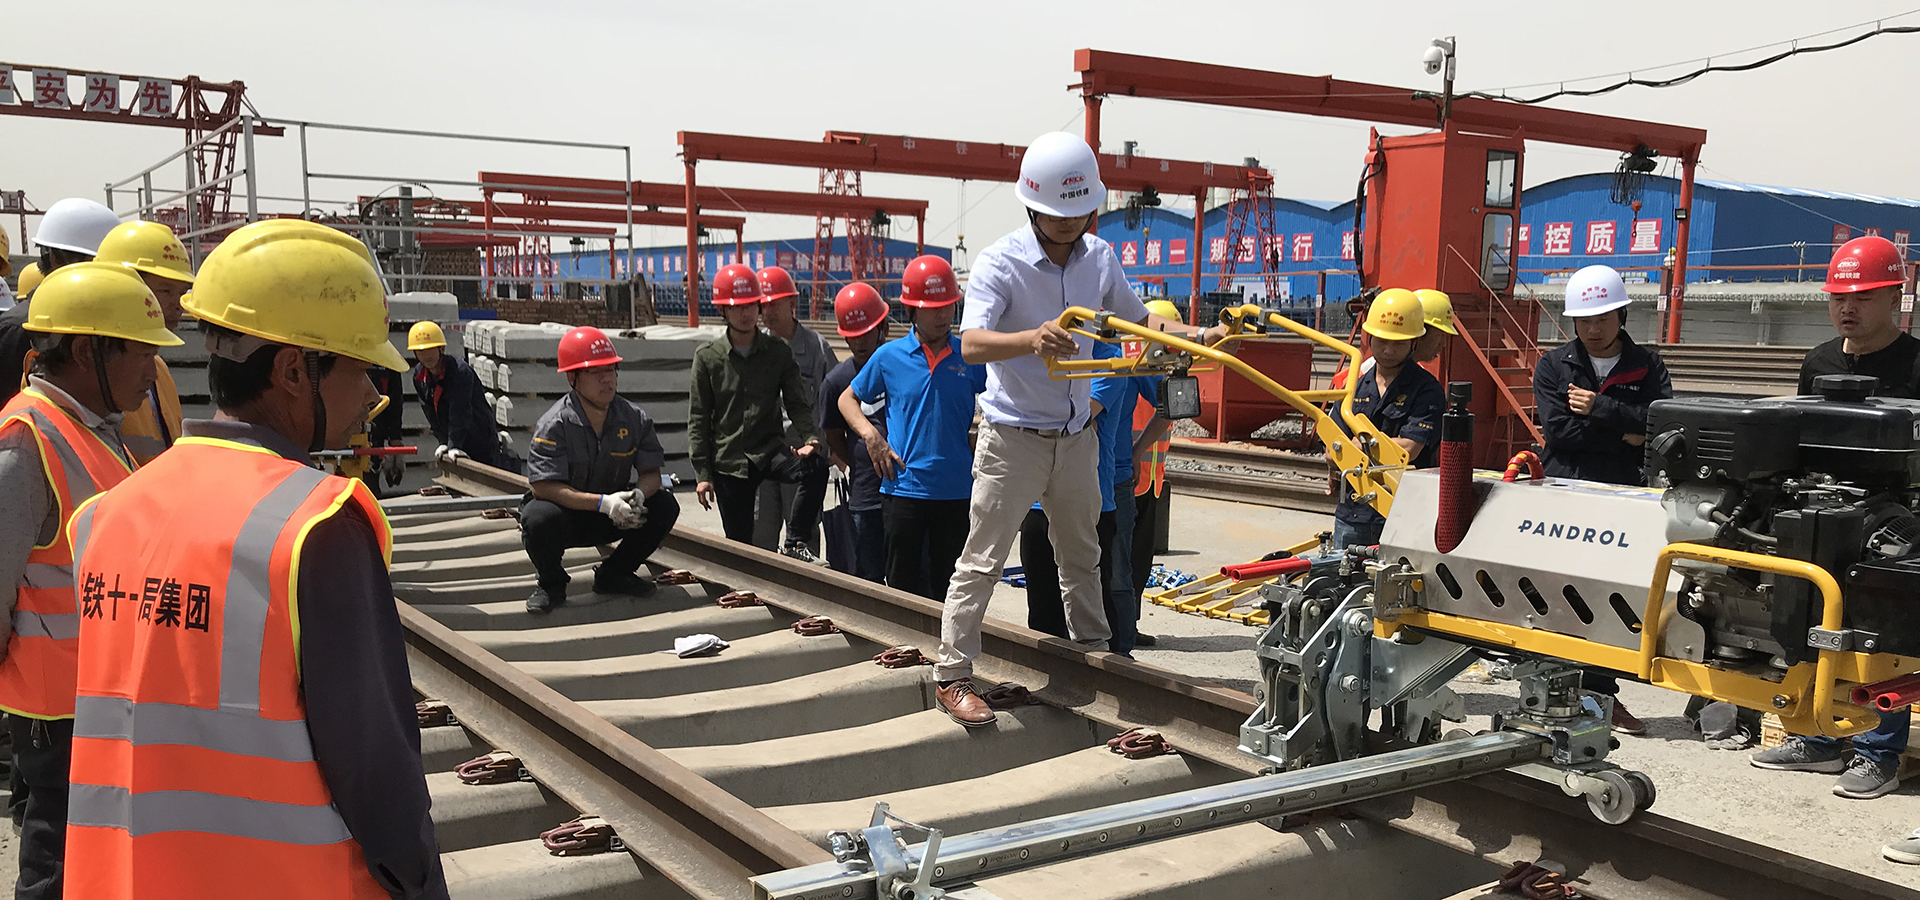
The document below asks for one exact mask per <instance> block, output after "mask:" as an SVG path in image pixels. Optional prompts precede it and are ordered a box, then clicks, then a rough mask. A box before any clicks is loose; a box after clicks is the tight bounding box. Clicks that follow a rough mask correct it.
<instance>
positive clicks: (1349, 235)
mask: <svg viewBox="0 0 1920 900" xmlns="http://www.w3.org/2000/svg"><path fill="white" fill-rule="evenodd" d="M1340 258H1341V259H1344V260H1347V261H1349V262H1351V261H1352V260H1353V232H1351V231H1342V232H1340Z"/></svg>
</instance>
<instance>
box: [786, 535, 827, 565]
mask: <svg viewBox="0 0 1920 900" xmlns="http://www.w3.org/2000/svg"><path fill="white" fill-rule="evenodd" d="M780 555H781V556H784V557H786V558H788V559H797V560H799V561H801V562H803V563H806V564H807V565H810V566H824V565H826V564H827V561H826V560H824V559H821V558H820V557H818V556H815V555H813V551H812V550H808V549H807V545H806V544H805V543H802V542H800V541H794V542H792V543H790V544H788V545H787V546H786V549H784V550H781V551H780Z"/></svg>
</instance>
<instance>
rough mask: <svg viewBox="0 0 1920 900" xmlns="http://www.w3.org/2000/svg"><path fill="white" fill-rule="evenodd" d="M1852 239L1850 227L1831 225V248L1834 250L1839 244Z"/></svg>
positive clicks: (1838, 247)
mask: <svg viewBox="0 0 1920 900" xmlns="http://www.w3.org/2000/svg"><path fill="white" fill-rule="evenodd" d="M1852 239H1853V229H1852V228H1850V227H1848V226H1846V225H1835V226H1833V248H1834V249H1835V250H1839V249H1840V245H1841V244H1844V243H1846V242H1847V241H1850V240H1852Z"/></svg>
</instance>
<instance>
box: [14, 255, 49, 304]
mask: <svg viewBox="0 0 1920 900" xmlns="http://www.w3.org/2000/svg"><path fill="white" fill-rule="evenodd" d="M42 277H43V276H41V274H40V264H39V263H37V262H30V263H27V265H26V268H23V269H21V270H20V287H19V289H18V290H16V291H14V293H17V294H19V295H20V296H22V297H25V296H26V295H28V294H31V293H33V289H34V288H36V287H38V286H39V285H40V279H41V278H42Z"/></svg>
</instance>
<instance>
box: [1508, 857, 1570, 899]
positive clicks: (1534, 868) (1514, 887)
mask: <svg viewBox="0 0 1920 900" xmlns="http://www.w3.org/2000/svg"><path fill="white" fill-rule="evenodd" d="M1500 889H1501V890H1503V891H1508V892H1513V891H1518V892H1519V894H1520V896H1522V897H1525V898H1527V900H1576V898H1578V897H1579V896H1580V892H1579V891H1576V890H1574V889H1573V885H1570V884H1568V883H1567V876H1565V875H1562V874H1560V873H1559V872H1555V871H1554V870H1552V869H1548V868H1545V867H1542V866H1540V865H1538V864H1536V863H1531V862H1527V861H1526V860H1521V861H1519V862H1516V863H1514V864H1513V868H1511V869H1508V870H1507V874H1505V875H1502V876H1500Z"/></svg>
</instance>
